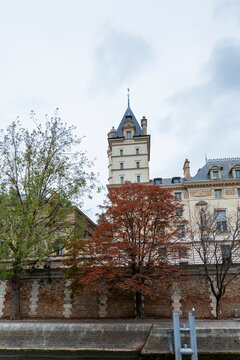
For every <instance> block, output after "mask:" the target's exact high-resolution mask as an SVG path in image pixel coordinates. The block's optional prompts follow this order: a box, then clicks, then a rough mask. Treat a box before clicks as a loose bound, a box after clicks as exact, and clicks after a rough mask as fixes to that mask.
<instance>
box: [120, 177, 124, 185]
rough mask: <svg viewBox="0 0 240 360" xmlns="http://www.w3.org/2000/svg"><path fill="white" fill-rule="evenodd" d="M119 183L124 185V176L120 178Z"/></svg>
mask: <svg viewBox="0 0 240 360" xmlns="http://www.w3.org/2000/svg"><path fill="white" fill-rule="evenodd" d="M120 182H121V184H124V176H121V177H120Z"/></svg>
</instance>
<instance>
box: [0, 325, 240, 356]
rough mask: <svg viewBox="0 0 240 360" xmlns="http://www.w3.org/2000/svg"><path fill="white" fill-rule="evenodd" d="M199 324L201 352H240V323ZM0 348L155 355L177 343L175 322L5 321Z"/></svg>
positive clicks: (199, 346)
mask: <svg viewBox="0 0 240 360" xmlns="http://www.w3.org/2000/svg"><path fill="white" fill-rule="evenodd" d="M232 323H233V322H232ZM196 328H197V329H196V333H197V343H198V352H199V353H219V352H225V353H240V348H239V338H240V324H236V323H235V324H234V323H233V324H230V326H228V327H227V328H224V324H223V323H222V324H221V323H219V325H217V326H216V323H215V324H213V326H211V324H210V323H209V322H208V323H206V324H205V327H204V326H203V325H201V326H200V327H198V325H197V327H196ZM184 342H188V339H184ZM0 348H1V351H4V350H44V351H49V350H55V351H59V350H67V351H72V350H74V351H98V352H101V351H105V352H106V351H109V352H128V353H131V352H135V353H138V354H142V355H154V354H166V353H172V352H173V348H174V346H173V336H172V329H171V324H165V325H164V324H163V326H162V324H161V323H154V324H152V323H136V322H116V323H101V322H91V323H89V322H88V323H87V322H85V323H76V322H75V323H74V322H65V323H63V322H51V321H50V322H39V323H37V322H36V321H28V322H16V321H11V322H10V321H7V322H6V321H1V336H0ZM97 355H98V356H97V358H99V357H101V356H99V353H98V354H97ZM0 357H1V354H0ZM112 358H115V357H114V356H112Z"/></svg>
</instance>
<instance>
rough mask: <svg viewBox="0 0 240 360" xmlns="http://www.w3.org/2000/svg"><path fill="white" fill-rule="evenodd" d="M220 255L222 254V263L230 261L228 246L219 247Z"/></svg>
mask: <svg viewBox="0 0 240 360" xmlns="http://www.w3.org/2000/svg"><path fill="white" fill-rule="evenodd" d="M221 253H222V261H223V263H225V262H226V261H228V260H230V258H231V253H230V245H221Z"/></svg>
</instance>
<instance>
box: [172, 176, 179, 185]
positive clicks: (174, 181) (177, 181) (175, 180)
mask: <svg viewBox="0 0 240 360" xmlns="http://www.w3.org/2000/svg"><path fill="white" fill-rule="evenodd" d="M180 183H181V178H180V177H173V178H172V184H180Z"/></svg>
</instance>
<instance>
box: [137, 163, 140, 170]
mask: <svg viewBox="0 0 240 360" xmlns="http://www.w3.org/2000/svg"><path fill="white" fill-rule="evenodd" d="M139 168H140V162H139V161H137V169H139Z"/></svg>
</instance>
